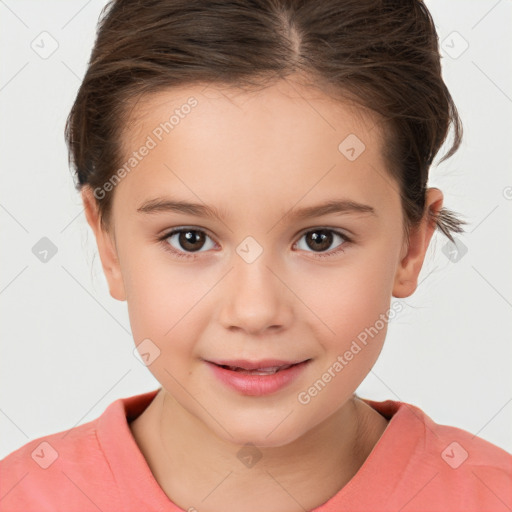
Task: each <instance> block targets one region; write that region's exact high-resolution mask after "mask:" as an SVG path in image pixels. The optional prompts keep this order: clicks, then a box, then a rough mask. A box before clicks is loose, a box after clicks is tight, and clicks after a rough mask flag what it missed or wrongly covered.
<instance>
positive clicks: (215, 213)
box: [137, 197, 377, 221]
mask: <svg viewBox="0 0 512 512" xmlns="http://www.w3.org/2000/svg"><path fill="white" fill-rule="evenodd" d="M137 212H140V213H146V214H154V213H162V212H176V213H184V214H188V215H194V216H196V217H210V218H213V219H217V220H221V221H222V220H224V219H226V218H227V217H228V215H227V213H226V211H225V210H222V211H221V210H218V209H217V208H215V207H214V206H208V205H205V204H199V203H189V202H186V201H175V200H173V199H170V198H164V197H157V198H154V199H149V200H147V201H144V203H143V204H142V205H141V206H139V207H138V208H137ZM332 213H337V214H340V215H346V214H361V213H363V214H364V213H368V214H370V215H374V216H377V213H376V211H375V208H373V207H372V206H369V205H367V204H362V203H358V202H356V201H352V200H348V199H339V200H330V201H326V202H324V203H321V204H318V205H314V206H307V207H304V208H298V209H295V210H294V209H293V208H292V210H291V211H290V212H288V213H287V214H285V217H291V218H293V219H297V220H303V219H308V218H312V217H320V216H322V215H328V214H332Z"/></svg>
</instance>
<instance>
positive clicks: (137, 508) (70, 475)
mask: <svg viewBox="0 0 512 512" xmlns="http://www.w3.org/2000/svg"><path fill="white" fill-rule="evenodd" d="M157 392H158V390H155V391H151V392H149V393H145V394H141V395H136V396H132V397H129V398H124V399H119V400H116V401H114V402H113V403H111V404H110V405H109V406H108V407H107V409H106V410H105V411H104V412H103V414H102V415H101V416H100V417H99V418H97V419H95V420H93V421H90V422H88V423H85V424H83V425H80V426H78V427H75V428H72V429H69V430H66V431H63V432H60V433H56V434H52V435H48V436H44V437H41V438H39V439H35V440H33V441H30V442H29V443H27V444H25V445H24V446H22V447H21V448H19V449H18V450H16V451H14V452H12V453H11V454H9V455H8V456H7V457H5V458H4V459H3V460H1V461H0V479H1V480H0V511H2V512H50V511H51V512H60V511H62V512H98V511H100V512H153V511H154V512H156V511H158V512H182V511H183V510H184V509H181V508H179V507H178V506H176V505H175V504H174V503H173V502H172V501H171V500H170V499H169V498H168V497H167V495H166V494H165V493H164V492H163V490H162V489H161V487H160V486H159V485H158V483H157V481H156V480H155V478H154V476H153V474H152V473H151V470H150V468H149V466H148V464H147V462H146V460H145V458H144V456H143V455H142V452H141V451H140V450H139V448H138V445H137V444H136V442H135V439H134V438H133V436H132V434H131V430H130V427H129V425H128V423H129V422H130V421H132V420H133V419H135V418H136V417H137V416H138V415H140V414H141V413H142V412H143V411H144V409H145V408H146V407H147V406H148V405H149V403H150V402H151V401H152V400H153V398H154V397H155V396H156V394H157ZM364 401H365V402H366V403H367V404H368V405H370V406H371V407H373V408H374V409H375V410H377V411H378V412H379V413H380V414H382V415H383V416H384V417H386V418H387V419H389V420H390V421H389V423H388V426H387V428H386V430H385V431H384V433H383V435H382V436H381V438H380V439H379V441H378V442H377V444H376V445H375V446H374V448H373V450H372V452H371V453H370V455H369V457H368V458H367V459H366V461H365V462H364V464H363V465H362V466H361V468H360V469H359V471H358V472H357V473H356V475H354V477H353V478H352V479H351V480H350V481H349V482H348V484H346V485H345V486H344V487H343V488H342V489H341V490H340V491H339V492H338V493H337V494H335V495H334V496H333V497H331V498H330V499H329V500H328V501H327V502H325V503H324V504H322V505H320V506H319V507H317V508H316V509H315V510H314V512H344V511H346V512H349V511H350V512H356V511H360V512H377V511H379V512H381V511H382V512H384V511H389V512H397V511H400V512H412V511H417V512H419V511H421V512H434V511H439V512H440V511H443V512H444V511H450V512H457V511H460V512H471V511H473V512H477V511H478V512H482V511H487V512H490V511H493V512H502V511H503V512H505V511H510V510H512V455H510V454H508V453H507V452H506V451H504V450H502V449H501V448H499V447H497V446H495V445H493V444H491V443H489V442H487V441H484V440H483V439H481V438H479V437H475V436H473V435H472V434H470V433H469V432H466V431H465V430H461V429H458V428H455V427H449V426H444V425H438V424H436V423H434V422H433V421H432V420H431V419H430V418H429V417H428V416H427V415H426V414H425V413H424V412H423V411H421V410H420V409H419V408H417V407H415V406H413V405H410V404H407V403H404V402H398V401H393V400H386V401H384V402H376V401H372V400H364ZM201 498H202V497H199V496H198V499H197V500H198V502H197V504H194V503H191V504H190V507H189V508H187V510H189V511H195V510H197V512H200V511H201ZM248 499H249V500H250V497H248ZM219 512H222V511H219ZM241 512H243V511H241ZM262 512H264V511H262Z"/></svg>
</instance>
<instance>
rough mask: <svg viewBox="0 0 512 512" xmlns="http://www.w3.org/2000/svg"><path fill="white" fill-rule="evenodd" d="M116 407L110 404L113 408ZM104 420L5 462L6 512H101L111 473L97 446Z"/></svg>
mask: <svg viewBox="0 0 512 512" xmlns="http://www.w3.org/2000/svg"><path fill="white" fill-rule="evenodd" d="M114 404H115V402H114V403H113V404H110V406H109V408H110V407H112V406H113V405H114ZM105 414H106V412H104V413H103V415H102V416H100V417H99V418H97V419H95V420H93V421H90V422H88V423H85V424H83V425H80V426H78V427H75V428H71V429H69V430H64V431H62V432H58V433H54V434H50V435H47V436H44V437H40V438H37V439H34V440H32V441H30V442H28V443H26V444H25V445H23V446H22V447H21V448H18V449H17V450H15V451H14V452H12V453H10V454H9V455H7V456H6V457H5V458H4V459H2V460H1V461H0V498H1V500H2V510H6V511H7V510H9V511H12V512H14V511H24V512H30V511H32V510H67V511H74V510H77V511H78V510H81V511H89V510H96V511H97V506H96V505H95V497H98V498H99V499H100V501H101V494H103V489H106V488H107V487H108V486H109V484H110V482H111V481H112V475H111V471H110V469H109V466H108V462H107V460H106V459H105V457H104V455H103V452H102V449H101V445H100V443H99V441H98V436H97V431H98V423H99V422H100V420H101V419H102V417H104V415H105Z"/></svg>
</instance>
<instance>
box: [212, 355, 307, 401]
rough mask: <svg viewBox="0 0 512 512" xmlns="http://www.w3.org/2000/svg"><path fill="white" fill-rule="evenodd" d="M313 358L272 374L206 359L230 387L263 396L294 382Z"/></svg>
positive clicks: (247, 393)
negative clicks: (235, 369)
mask: <svg viewBox="0 0 512 512" xmlns="http://www.w3.org/2000/svg"><path fill="white" fill-rule="evenodd" d="M310 361H311V360H310V359H308V360H307V361H304V362H302V363H299V364H295V365H293V366H291V367H290V368H288V369H287V370H279V371H278V372H276V373H272V374H270V375H250V374H248V373H241V372H236V371H233V370H228V369H226V368H222V367H221V366H218V365H216V364H214V363H210V362H209V361H206V363H207V364H208V366H209V367H210V368H211V369H212V371H213V373H214V375H215V376H216V377H217V378H218V379H219V380H220V381H222V382H223V383H224V384H226V385H228V386H229V387H230V388H232V389H234V390H236V391H238V392H239V393H241V394H243V395H251V396H262V395H270V394H271V393H275V392H276V391H279V390H280V389H282V388H284V387H285V386H287V385H288V384H290V383H291V382H293V381H294V380H295V379H296V378H297V377H298V376H299V375H300V374H301V373H302V372H303V371H304V369H305V368H306V366H307V365H308V363H309V362H310Z"/></svg>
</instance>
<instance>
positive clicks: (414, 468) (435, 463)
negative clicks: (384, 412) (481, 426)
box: [395, 402, 512, 511]
mask: <svg viewBox="0 0 512 512" xmlns="http://www.w3.org/2000/svg"><path fill="white" fill-rule="evenodd" d="M395 414H396V415H397V420H401V421H400V423H399V422H397V427H398V428H397V432H396V433H397V435H398V436H400V435H402V436H404V437H405V436H407V435H408V432H414V433H415V434H414V439H411V440H410V441H411V444H410V445H409V446H410V452H409V454H408V455H409V460H408V462H407V463H406V464H404V467H403V469H404V471H403V477H404V479H403V480H402V482H403V483H405V484H406V485H407V481H408V482H409V484H411V483H412V484H413V486H416V487H417V488H418V493H419V494H418V495H417V496H416V497H415V500H416V501H417V503H418V504H420V503H421V504H422V505H423V506H429V507H430V509H431V510H443V507H446V506H449V507H450V510H452V511H455V510H460V511H462V510H464V511H472V510H474V511H476V510H509V509H510V508H512V455H511V454H509V453H508V452H506V451H505V450H503V449H502V448H500V447H498V446H496V445H494V444H492V443H490V442H489V441H486V440H484V439H482V438H480V437H478V436H476V435H474V434H471V433H470V432H468V431H466V430H464V429H461V428H458V427H455V426H449V425H441V424H438V423H436V422H435V421H434V420H433V419H432V418H430V417H429V416H428V415H427V414H425V413H424V412H423V411H422V410H421V409H420V408H418V407H416V406H414V405H412V404H407V403H404V402H398V407H397V409H396V413H395ZM422 486H424V487H422ZM420 489H421V491H420ZM402 491H403V492H404V495H407V493H406V492H405V489H402ZM409 492H410V489H409Z"/></svg>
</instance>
